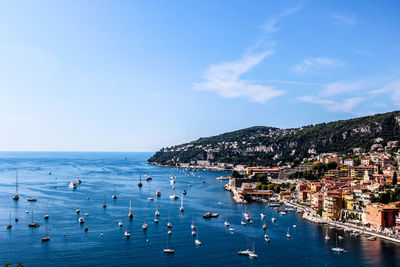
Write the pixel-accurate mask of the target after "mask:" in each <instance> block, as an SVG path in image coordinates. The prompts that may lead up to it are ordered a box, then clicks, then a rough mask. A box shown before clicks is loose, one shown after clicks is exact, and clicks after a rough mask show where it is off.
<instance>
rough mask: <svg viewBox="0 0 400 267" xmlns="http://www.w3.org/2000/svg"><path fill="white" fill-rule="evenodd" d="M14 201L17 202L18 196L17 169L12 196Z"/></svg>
mask: <svg viewBox="0 0 400 267" xmlns="http://www.w3.org/2000/svg"><path fill="white" fill-rule="evenodd" d="M12 199H14V200H18V199H19V195H18V169H16V175H15V195H14V196H13V198H12Z"/></svg>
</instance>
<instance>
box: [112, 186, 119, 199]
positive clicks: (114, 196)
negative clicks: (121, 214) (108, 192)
mask: <svg viewBox="0 0 400 267" xmlns="http://www.w3.org/2000/svg"><path fill="white" fill-rule="evenodd" d="M112 198H113V199H117V198H118V196H117V194H116V193H115V185H114V195H112Z"/></svg>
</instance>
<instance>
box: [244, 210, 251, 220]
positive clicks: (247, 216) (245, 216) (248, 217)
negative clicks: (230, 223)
mask: <svg viewBox="0 0 400 267" xmlns="http://www.w3.org/2000/svg"><path fill="white" fill-rule="evenodd" d="M244 208H245V211H244V213H243V216H244V218H245V219H246V220H247V221H250V220H251V219H250V216H249V214H248V213H247V206H244Z"/></svg>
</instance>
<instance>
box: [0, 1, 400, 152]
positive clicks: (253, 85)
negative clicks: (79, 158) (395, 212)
mask: <svg viewBox="0 0 400 267" xmlns="http://www.w3.org/2000/svg"><path fill="white" fill-rule="evenodd" d="M399 14H400V4H399V2H396V1H323V2H322V1H300V2H294V1H290V2H289V1H250V2H249V1H233V0H227V1H222V0H221V1H0V93H1V95H0V150H23V151H24V150H48V151H53V150H61V151H156V150H158V149H159V148H161V147H164V146H170V145H173V144H179V143H182V142H186V141H191V140H194V139H197V138H199V137H204V136H210V135H215V134H219V133H223V132H226V131H231V130H236V129H241V128H245V127H249V126H254V125H265V126H276V127H282V128H286V127H299V126H302V125H308V124H315V123H320V122H329V121H333V120H339V119H347V118H352V117H358V116H363V115H368V114H374V113H382V112H388V111H393V110H397V109H399V106H400V16H399Z"/></svg>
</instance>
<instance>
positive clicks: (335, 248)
mask: <svg viewBox="0 0 400 267" xmlns="http://www.w3.org/2000/svg"><path fill="white" fill-rule="evenodd" d="M332 251H334V252H344V248H341V247H339V246H338V235H337V234H336V247H334V248H332Z"/></svg>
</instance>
